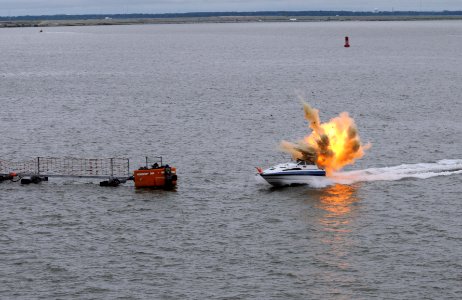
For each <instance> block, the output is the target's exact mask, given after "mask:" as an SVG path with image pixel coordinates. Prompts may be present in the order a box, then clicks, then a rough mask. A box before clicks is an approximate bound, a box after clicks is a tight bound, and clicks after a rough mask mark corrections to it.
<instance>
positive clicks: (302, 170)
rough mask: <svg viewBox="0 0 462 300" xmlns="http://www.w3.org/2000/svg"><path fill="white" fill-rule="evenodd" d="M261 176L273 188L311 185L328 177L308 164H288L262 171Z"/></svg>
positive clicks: (259, 170) (300, 162)
mask: <svg viewBox="0 0 462 300" xmlns="http://www.w3.org/2000/svg"><path fill="white" fill-rule="evenodd" d="M257 170H258V173H259V175H260V176H261V177H262V178H263V179H265V180H266V181H267V182H268V183H269V184H271V185H273V186H285V185H301V184H311V183H313V181H315V180H316V179H317V178H319V176H323V177H324V176H326V171H325V170H323V169H320V168H318V167H317V166H316V165H314V164H312V163H309V162H306V161H297V162H288V163H284V164H279V165H276V166H273V167H271V168H268V169H266V170H261V169H259V168H257Z"/></svg>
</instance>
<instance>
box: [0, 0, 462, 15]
mask: <svg viewBox="0 0 462 300" xmlns="http://www.w3.org/2000/svg"><path fill="white" fill-rule="evenodd" d="M375 8H377V9H379V10H391V9H394V10H462V1H461V0H407V1H402V0H331V1H325V0H311V1H306V0H286V1H276V0H151V1H149V0H131V1H126V0H40V1H34V0H0V15H3V16H6V15H23V14H84V13H138V12H142V13H163V12H191V11H255V10H369V11H370V10H373V9H375Z"/></svg>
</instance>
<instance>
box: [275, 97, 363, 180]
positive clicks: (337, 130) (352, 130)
mask: <svg viewBox="0 0 462 300" xmlns="http://www.w3.org/2000/svg"><path fill="white" fill-rule="evenodd" d="M302 103H303V110H304V112H305V118H306V119H307V120H308V121H309V122H310V128H311V129H312V130H313V132H312V133H311V134H310V135H308V136H306V137H305V138H303V139H302V140H300V141H298V142H295V143H292V142H287V141H282V142H281V144H280V148H281V150H282V151H284V152H287V153H289V154H291V155H292V157H293V159H296V160H304V161H308V162H311V163H315V164H316V165H317V166H318V167H320V168H322V169H325V170H326V172H327V175H331V174H332V173H333V172H335V171H338V170H340V169H342V168H343V167H344V166H346V165H351V164H353V163H354V162H355V160H356V159H359V158H361V157H363V155H364V153H365V150H367V149H369V148H370V147H371V145H370V144H367V145H362V144H361V140H360V138H359V135H358V130H357V129H356V125H355V121H354V120H353V119H352V118H351V117H350V116H349V115H348V113H347V112H342V113H340V115H339V116H338V117H335V118H333V119H331V120H330V121H329V122H327V123H321V121H320V119H319V111H318V110H317V109H314V108H312V107H311V106H310V105H309V104H308V103H306V102H302Z"/></svg>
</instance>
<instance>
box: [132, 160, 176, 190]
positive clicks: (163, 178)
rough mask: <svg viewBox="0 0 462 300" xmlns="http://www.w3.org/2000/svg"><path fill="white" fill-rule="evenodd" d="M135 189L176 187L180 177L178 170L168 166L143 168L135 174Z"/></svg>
mask: <svg viewBox="0 0 462 300" xmlns="http://www.w3.org/2000/svg"><path fill="white" fill-rule="evenodd" d="M133 177H134V181H135V187H137V188H165V189H172V188H175V187H176V182H177V180H178V177H177V175H176V168H173V167H169V166H168V165H166V166H160V167H157V166H156V167H153V168H150V169H148V168H141V169H140V170H136V171H134V172H133Z"/></svg>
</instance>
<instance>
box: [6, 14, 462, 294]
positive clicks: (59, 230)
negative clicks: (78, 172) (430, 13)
mask: <svg viewBox="0 0 462 300" xmlns="http://www.w3.org/2000/svg"><path fill="white" fill-rule="evenodd" d="M345 36H349V38H350V45H351V47H350V48H344V47H343V41H344V37H345ZM461 48H462V22H461V21H426V22H420V21H419V22H319V23H296V22H293V23H255V24H181V25H173V24H172V25H144V26H135V25H133V26H108V27H106V26H100V27H55V28H44V29H43V32H42V33H40V32H39V30H38V29H37V28H14V29H13V28H8V29H0V53H1V59H0V104H1V107H0V145H1V147H0V159H6V160H23V159H30V158H33V157H36V156H56V157H63V156H77V157H96V158H99V157H130V158H134V159H135V160H136V159H138V158H141V159H142V158H143V157H144V156H145V155H151V156H153V155H162V156H163V157H164V161H167V162H168V163H169V164H170V165H173V166H176V167H177V168H178V177H179V183H178V189H177V190H176V192H166V191H151V190H135V189H134V187H133V185H130V184H128V185H123V186H119V187H117V188H102V187H100V186H99V185H98V182H97V181H96V182H95V181H92V180H69V179H66V180H54V179H51V180H50V181H49V182H45V183H42V184H40V185H28V186H21V185H20V184H18V183H12V182H4V183H1V184H0V205H1V209H0V297H1V298H5V299H12V298H19V299H31V298H41V299H55V298H59V299H68V298H83V299H95V298H96V299H101V298H105V299H117V298H120V299H122V298H123V299H127V298H129V299H133V298H134V299H181V298H187V299H188V298H189V299H205V298H211V299H230V298H231V299H246V298H247V299H313V298H318V299H319V298H322V299H326V298H342V299H351V298H353V299H358V298H372V297H377V298H406V299H409V298H413V299H416V298H425V297H427V298H440V299H441V298H461V297H462V288H461V284H460V282H461V281H462V263H461V262H462V252H461V251H460V249H462V227H461V220H462V201H461V197H460V194H461V191H462V189H461V178H462V177H461V174H460V170H461V169H462V168H461V164H462V161H461V159H462V153H461V149H462V147H461V146H462V143H461V141H462V125H461V122H460V115H461V113H462V101H461V98H460V95H461V94H462V73H461V70H462V56H461V55H460V53H461ZM299 96H301V97H302V98H303V99H305V101H307V102H308V103H310V104H311V105H312V106H313V107H315V108H318V109H319V110H320V116H321V120H323V121H327V120H329V119H330V118H333V117H335V116H336V115H337V114H338V113H340V112H342V111H348V112H349V113H350V115H351V116H352V117H353V118H354V119H355V121H356V124H357V127H358V129H359V134H360V136H361V139H362V141H363V142H370V143H371V144H372V148H371V149H370V150H368V151H367V153H366V155H365V157H364V158H363V159H362V160H360V161H358V162H357V163H356V164H355V165H353V166H349V167H348V168H346V169H345V170H343V171H340V172H339V173H338V174H336V176H334V177H333V178H331V179H328V181H325V182H320V183H318V184H317V185H315V186H311V187H310V186H303V187H295V188H282V189H273V188H271V187H269V186H268V185H265V184H264V183H261V182H258V181H256V180H255V178H254V177H255V172H256V170H255V167H263V168H266V167H269V166H271V165H275V164H278V163H282V162H286V161H288V160H289V159H290V157H288V156H287V155H286V154H283V153H281V152H279V151H278V144H279V142H280V141H281V140H283V139H285V140H297V139H300V138H302V137H304V136H305V135H307V134H309V129H308V124H307V123H306V121H305V120H304V118H303V111H302V106H301V104H300V102H299V100H298V97H299Z"/></svg>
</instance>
